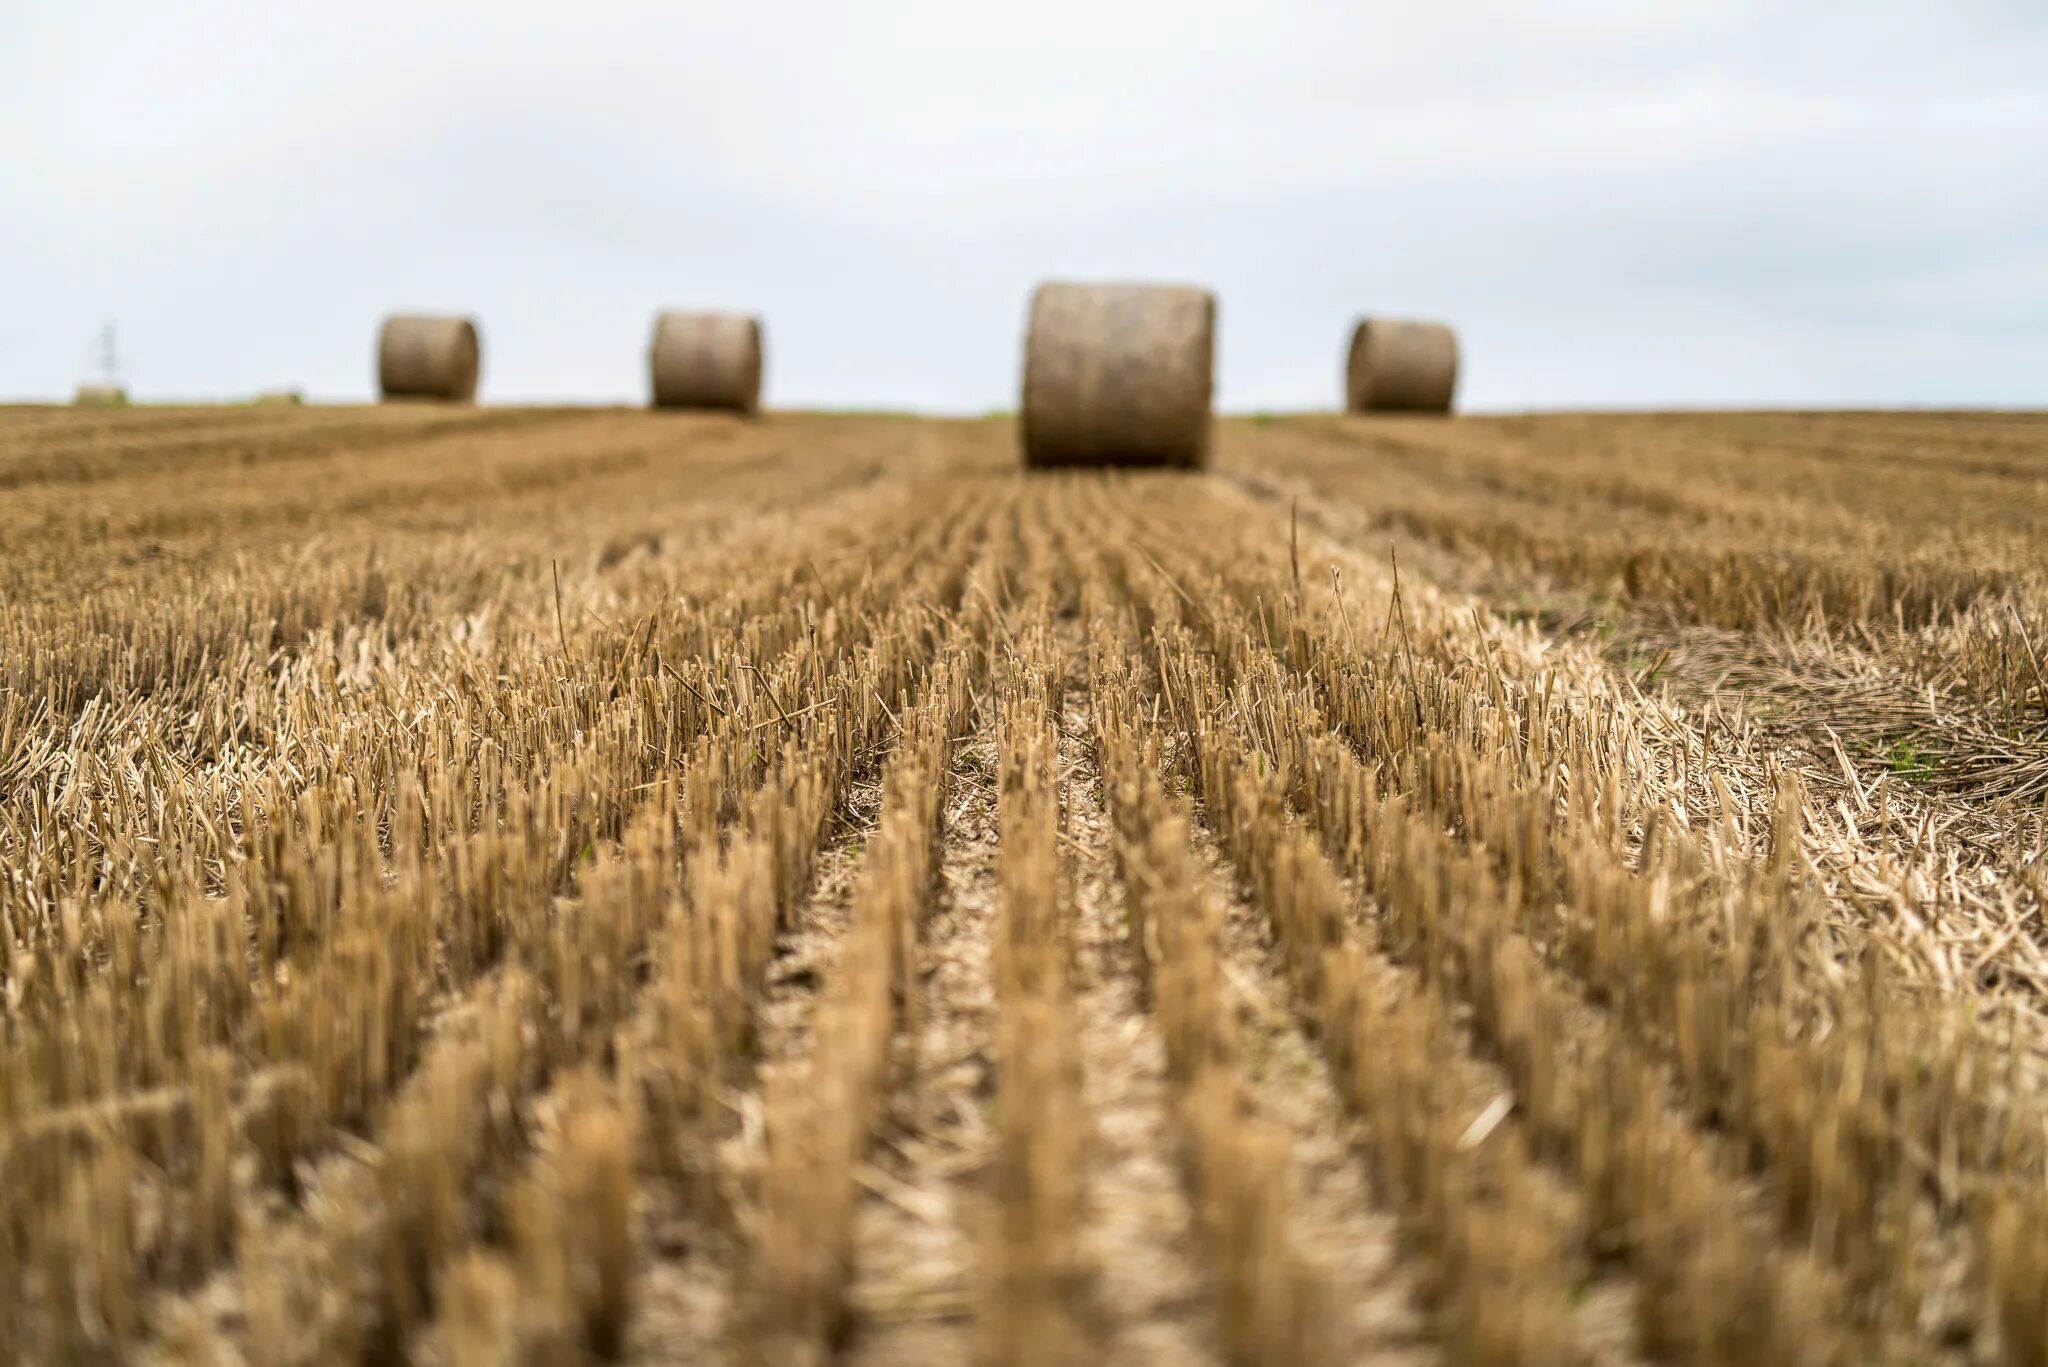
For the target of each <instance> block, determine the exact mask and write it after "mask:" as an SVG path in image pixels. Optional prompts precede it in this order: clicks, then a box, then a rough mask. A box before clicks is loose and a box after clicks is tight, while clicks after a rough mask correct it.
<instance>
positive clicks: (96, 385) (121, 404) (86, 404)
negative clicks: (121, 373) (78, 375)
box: [71, 380, 128, 408]
mask: <svg viewBox="0 0 2048 1367" xmlns="http://www.w3.org/2000/svg"><path fill="white" fill-rule="evenodd" d="M71 404H72V406H73V407H74V408H126V407H127V406H128V391H127V390H126V389H124V388H122V387H121V386H120V385H118V384H112V383H108V382H106V381H99V380H88V381H86V382H85V383H84V384H81V385H80V386H78V392H77V393H75V394H73V395H72V396H71Z"/></svg>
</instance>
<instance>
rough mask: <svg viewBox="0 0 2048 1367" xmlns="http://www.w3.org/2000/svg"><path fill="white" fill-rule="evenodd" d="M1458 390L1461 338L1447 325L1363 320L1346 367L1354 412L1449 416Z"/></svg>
mask: <svg viewBox="0 0 2048 1367" xmlns="http://www.w3.org/2000/svg"><path fill="white" fill-rule="evenodd" d="M1457 388H1458V336H1457V334H1456V333H1454V332H1452V331H1451V330H1450V328H1449V327H1447V326H1445V325H1444V324H1442V323H1420V322H1410V321H1406V320H1404V319H1399V318H1366V319H1362V320H1361V321H1360V322H1359V324H1358V327H1357V329H1356V330H1354V331H1353V332H1352V334H1351V351H1350V354H1349V355H1348V356H1347V357H1346V359H1345V362H1344V406H1345V407H1346V408H1348V409H1350V410H1351V411H1352V412H1354V413H1371V412H1392V411H1404V412H1412V413H1448V412H1450V411H1451V399H1452V397H1453V396H1454V395H1455V394H1456V392H1457Z"/></svg>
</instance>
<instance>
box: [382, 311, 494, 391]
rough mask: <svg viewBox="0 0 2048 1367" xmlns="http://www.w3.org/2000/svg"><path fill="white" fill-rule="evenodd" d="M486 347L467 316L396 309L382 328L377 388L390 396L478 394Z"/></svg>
mask: <svg viewBox="0 0 2048 1367" xmlns="http://www.w3.org/2000/svg"><path fill="white" fill-rule="evenodd" d="M481 365H482V347H481V345H480V344H479V343H478V341H477V332H476V324H475V323H473V322H471V321H470V320H469V319H467V318H428V317H420V316H417V315H413V314H394V315H392V316H391V317H389V318H386V319H385V320H384V327H383V329H382V330H381V331H380V332H379V333H378V334H377V388H378V390H379V392H381V393H382V394H383V396H384V397H385V398H387V399H443V400H446V401H448V402H451V403H469V402H470V401H471V400H473V399H475V398H476V379H477V372H478V370H479V369H480V367H481Z"/></svg>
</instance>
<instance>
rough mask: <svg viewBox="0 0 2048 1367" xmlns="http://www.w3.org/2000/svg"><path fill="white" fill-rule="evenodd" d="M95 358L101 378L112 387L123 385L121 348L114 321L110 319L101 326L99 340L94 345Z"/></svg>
mask: <svg viewBox="0 0 2048 1367" xmlns="http://www.w3.org/2000/svg"><path fill="white" fill-rule="evenodd" d="M93 357H94V359H95V360H97V361H98V362H99V367H100V373H99V378H100V379H102V380H104V381H106V382H107V383H108V384H111V385H118V384H120V383H121V348H120V346H119V344H118V343H117V342H116V340H115V337H114V320H113V319H111V318H109V319H107V321H106V322H105V323H103V324H101V325H100V335H99V339H98V340H97V341H96V342H94V343H93Z"/></svg>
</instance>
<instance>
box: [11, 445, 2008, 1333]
mask: <svg viewBox="0 0 2048 1367" xmlns="http://www.w3.org/2000/svg"><path fill="white" fill-rule="evenodd" d="M1014 442H1015V432H1014V430H1013V428H1012V426H1011V425H1010V424H1008V423H1005V422H973V423H968V422H960V423H954V422H917V421H912V420H905V419H898V418H890V417H870V418H861V419H849V418H817V417H805V416H798V415H777V416H773V417H771V418H769V419H766V420H764V421H763V422H762V423H760V424H758V425H756V424H733V423H710V424H690V423H684V424H681V425H680V426H679V425H677V424H676V423H675V422H673V421H671V420H669V419H666V418H663V417H660V416H657V415H649V414H646V413H638V412H623V411H615V410H614V411H547V410H529V411H494V412H485V411H477V410H474V409H452V410H422V409H419V408H407V407H372V408H363V409H354V410H350V409H340V408H326V407H312V408H292V407H279V408H257V407H252V406H242V407H235V408H223V409H177V410H169V409H131V410H125V411H119V412H111V411H109V412H85V411H78V410H73V409H59V408H54V407H52V408H44V409H20V410H5V411H0V541H4V543H5V544H6V545H7V546H8V547H9V550H10V554H9V555H8V556H6V557H0V792H4V793H5V794H6V800H5V801H4V802H0V935H4V937H5V944H6V947H7V953H6V955H5V956H4V957H0V1360H4V1361H26V1362H42V1361H66V1362H69V1361H77V1362H115V1361H137V1362H146V1363H147V1362H171V1361H178V1362H223V1363H237V1362H240V1363H265V1364H269V1363H279V1364H309V1365H310V1364H315V1363H321V1364H324V1363H331V1362H383V1361H400V1360H403V1361H411V1362H415V1363H420V1364H423V1365H424V1364H441V1363H449V1364H467V1363H487V1362H488V1363H496V1362H505V1361H526V1362H548V1363H583V1362H597V1361H614V1360H623V1361H630V1362H675V1361H680V1362H686V1363H714V1362H725V1363H731V1362H741V1361H746V1360H749V1359H750V1358H751V1359H752V1360H756V1361H760V1360H769V1361H777V1362H784V1361H789V1362H801V1361H819V1362H822V1361H828V1360H829V1361H844V1362H850V1363H861V1364H868V1363H893V1362H903V1361H917V1362H929V1363H934V1364H963V1365H964V1364H967V1363H996V1362H1014V1363H1019V1364H1034V1365H1035V1364H1062V1365H1064V1364H1067V1363H1077V1362H1094V1361H1114V1362H1118V1363H1126V1362H1129V1363H1142V1364H1160V1365H1161V1367H1166V1364H1173V1367H1181V1364H1190V1363H1193V1364H1204V1365H1205V1367H1206V1365H1208V1364H1215V1367H1221V1364H1224V1363H1275V1364H1278V1363H1295V1362H1300V1363H1317V1364H1335V1363H1339V1362H1343V1363H1350V1362H1361V1363H1370V1364H1375V1367H1421V1364H1427V1363H1450V1362H1456V1363H1476V1364H1486V1365H1488V1367H1492V1365H1494V1364H1499V1365H1500V1367H1506V1364H1527V1363H1568V1364H1580V1363H1585V1364H1594V1363H1598V1364H1614V1365H1615V1367H1635V1365H1636V1364H1642V1363H1649V1362H1666V1361H1668V1362H1673V1363H1688V1364H1708V1365H1710V1367H1735V1365H1736V1364H1743V1363H1752V1362H1801V1363H1805V1362H1815V1363H1842V1364H1848V1363H1861V1362H1911V1363H1916V1364H1918V1363H1932V1364H1939V1365H1940V1367H1990V1365H1991V1364H1999V1363H2005V1364H2039V1363H2043V1362H2044V1361H2048V1320H2044V1319H2043V1314H2042V1307H2043V1305H2044V1304H2048V1257H2044V1256H2043V1255H2042V1253H2041V1248H2042V1240H2041V1239H2040V1237H2039V1231H2040V1230H2041V1229H2043V1228H2044V1227H2048V1198H2044V1196H2043V1193H2044V1191H2048V1141H2044V1139H2043V1135H2044V1134H2048V1010H2044V998H2048V936H2044V935H2043V933H2042V930H2041V925H2042V915H2043V896H2044V890H2048V804H2044V795H2048V658H2044V651H2048V551H2044V547H2048V504H2044V503H2043V502H2042V501H2041V500H2040V499H2039V498H2037V497H2034V496H2033V495H2034V493H2035V491H2037V490H2038V487H2039V485H2040V482H2041V480H2042V479H2043V477H2044V474H2048V421H2044V420H2043V419H2042V418H2040V417H2038V416H2030V415H2013V414H1975V415H1928V414H1912V415H1887V416H1878V415H1868V414H1832V415H1794V414H1754V415H1712V416H1705V415H1663V416H1649V415H1639V416H1629V417H1603V418H1595V417H1585V416H1577V417H1555V418H1543V419H1459V420H1456V421H1451V422H1442V423H1421V424H1417V423H1414V422H1408V421H1402V420H1392V421H1380V420H1376V419H1371V418H1355V417H1344V418H1337V417H1316V418H1289V419H1277V420H1271V421H1264V422H1258V423H1233V422H1223V423H1220V424H1218V425H1217V442H1218V450H1217V462H1216V464H1217V468H1216V469H1215V470H1214V471H1213V472H1211V473H1207V474H1202V475H1193V474H1189V473H1187V472H1182V471H1174V470H1166V471H1158V470H1153V471H1136V472H1131V471H1118V472H1109V473H1106V474H1105V473H1102V472H1067V473H1055V474H1051V475H1045V476H1040V477H1034V478H1030V479H1020V478H1018V477H1017V474H1016V469H1015V445H1014ZM338 455H341V456H345V458H341V459H337V456H338ZM252 472H253V473H254V474H255V475H256V476H260V477H255V478H252ZM313 530H317V531H318V533H319V544H318V545H317V546H316V547H313V548H311V549H308V547H307V537H308V535H309V533H310V532H311V531H313Z"/></svg>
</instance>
